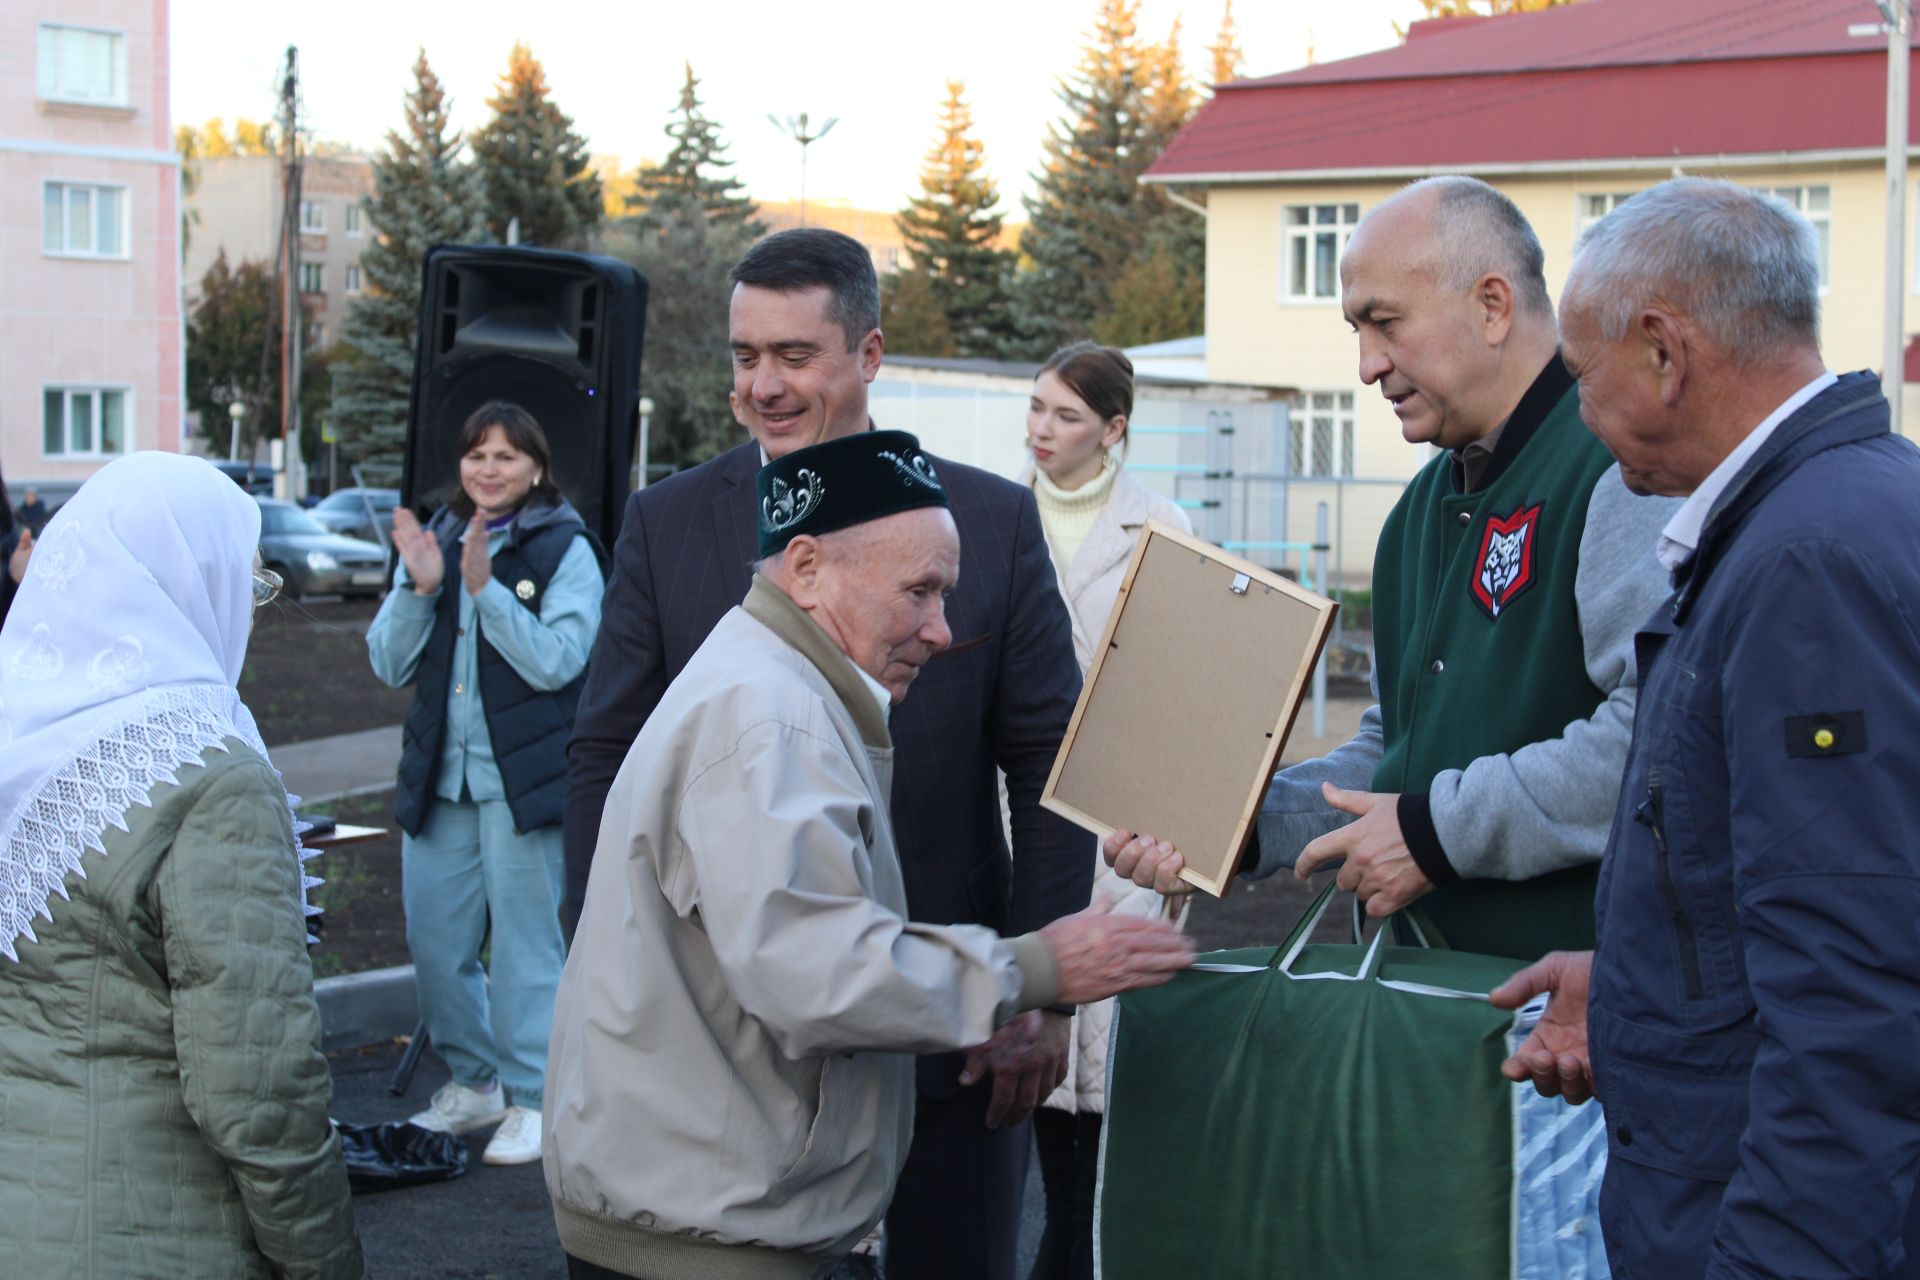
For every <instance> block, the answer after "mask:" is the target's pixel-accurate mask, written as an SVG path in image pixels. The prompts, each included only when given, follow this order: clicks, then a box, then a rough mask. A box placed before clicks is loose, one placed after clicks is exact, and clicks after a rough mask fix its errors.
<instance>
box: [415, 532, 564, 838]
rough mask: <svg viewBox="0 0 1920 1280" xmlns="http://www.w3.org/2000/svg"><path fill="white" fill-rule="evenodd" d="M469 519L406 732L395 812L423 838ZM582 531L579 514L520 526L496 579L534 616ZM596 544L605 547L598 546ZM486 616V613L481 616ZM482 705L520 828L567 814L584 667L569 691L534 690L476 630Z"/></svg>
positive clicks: (449, 566)
mask: <svg viewBox="0 0 1920 1280" xmlns="http://www.w3.org/2000/svg"><path fill="white" fill-rule="evenodd" d="M465 527H466V526H465V525H463V524H461V523H459V522H457V521H456V522H454V523H453V524H452V526H451V530H450V531H449V532H447V533H444V534H443V535H442V539H441V548H440V549H441V553H442V554H443V555H444V556H445V557H446V573H445V576H444V577H443V578H442V579H441V588H440V598H439V600H438V601H437V602H436V603H435V612H434V620H433V631H432V633H431V634H429V635H428V637H427V647H426V648H425V649H424V650H423V651H422V652H421V654H420V662H419V664H418V665H417V666H416V667H415V668H414V673H413V706H412V707H410V708H408V710H407V721H406V725H405V727H404V729H403V730H402V733H401V748H400V778H399V789H398V794H397V795H396V796H395V798H394V817H395V818H396V819H397V820H398V821H399V823H400V829H401V830H403V831H405V832H406V833H407V834H408V835H412V836H417V835H419V834H420V831H421V829H422V828H423V827H424V826H425V825H426V821H427V813H428V811H429V810H430V809H431V808H432V806H433V802H434V798H435V797H434V793H433V791H434V788H433V784H434V779H435V777H436V776H438V774H439V772H440V748H441V744H442V743H443V741H444V740H445V737H446V729H447V689H448V685H449V683H450V682H451V680H452V670H453V647H454V633H455V631H456V630H457V629H458V627H459V625H460V595H459V593H460V592H461V591H463V590H465V587H464V586H463V585H462V584H461V581H460V534H461V532H462V531H463V530H464V529H465ZM576 536H584V537H587V539H588V541H589V543H591V542H592V537H591V535H589V534H587V533H586V530H585V528H584V527H583V526H582V525H581V524H580V523H579V522H578V521H577V520H563V521H561V522H559V523H557V524H550V525H546V526H544V527H542V528H539V529H536V530H534V531H533V532H532V533H530V534H528V535H527V536H526V537H525V538H524V539H523V538H522V537H521V536H520V535H519V531H518V530H517V529H516V530H515V533H514V536H512V537H510V538H508V539H507V541H506V543H505V544H504V545H503V546H502V547H501V548H500V550H499V552H498V553H497V554H496V555H495V556H494V557H493V576H494V578H495V580H496V581H498V582H500V583H502V584H503V585H505V586H506V588H507V589H508V590H509V591H512V592H513V593H514V598H515V599H516V600H518V601H519V602H520V603H521V604H522V605H523V606H525V607H526V608H527V609H529V610H531V611H532V612H533V613H534V614H535V615H538V614H539V612H540V602H541V600H542V599H543V598H544V597H545V596H546V593H547V583H548V582H550V581H551V580H552V578H553V575H554V571H555V570H557V569H558V568H559V567H560V561H561V559H562V558H563V557H564V556H565V555H566V554H567V548H569V547H571V546H572V545H573V540H574V538H575V537H576ZM596 550H597V548H596ZM476 617H477V615H476ZM474 640H475V643H476V644H477V645H478V646H479V653H478V658H479V661H478V667H479V672H480V675H479V683H480V708H481V713H482V714H483V715H485V716H486V720H487V735H488V736H489V737H490V738H491V739H492V740H493V758H494V763H495V764H496V765H497V766H498V767H499V770H500V782H501V785H502V786H503V787H504V788H505V790H506V793H507V807H508V808H509V809H510V810H512V812H513V825H514V828H515V829H516V830H519V831H522V832H525V831H534V830H537V829H539V828H541V827H547V826H552V825H553V824H555V823H557V822H559V821H560V818H561V813H562V811H563V809H564V808H565V805H566V797H567V738H568V736H569V735H570V734H571V733H572V732H573V716H574V710H575V708H576V707H577V706H578V705H579V703H580V689H581V687H582V686H583V685H584V684H585V683H586V673H585V672H584V671H583V672H582V673H581V674H580V675H578V676H575V677H574V679H573V681H572V683H570V684H568V685H567V686H566V687H565V688H562V689H556V690H553V691H552V692H547V691H544V690H540V689H535V688H534V687H533V686H532V685H529V684H528V683H527V682H526V681H525V680H522V679H521V678H520V674H519V673H518V672H517V671H515V670H514V669H513V664H512V663H510V662H508V661H507V660H506V659H505V658H503V657H501V656H500V652H499V650H497V649H495V648H494V647H493V646H492V645H490V644H488V643H487V638H486V636H485V634H484V633H476V635H475V637H474Z"/></svg>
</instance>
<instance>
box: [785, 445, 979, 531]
mask: <svg viewBox="0 0 1920 1280" xmlns="http://www.w3.org/2000/svg"><path fill="white" fill-rule="evenodd" d="M757 486H758V488H759V491H760V558H761V559H763V560H764V559H766V558H767V557H768V556H774V555H779V554H780V552H781V551H782V550H784V549H785V548H786V545H787V544H788V543H789V542H792V541H793V540H794V539H795V538H798V537H800V536H801V535H802V534H811V535H814V536H816V537H817V536H818V535H820V534H823V533H832V532H833V531H834V530H835V529H846V528H849V527H851V526H853V525H856V524H865V523H866V522H867V521H869V520H878V519H880V518H882V517H883V516H891V515H897V514H898V513H900V512H902V511H912V510H914V509H915V508H916V507H944V506H946V505H947V491H946V488H945V487H944V486H942V485H941V483H940V477H939V475H938V474H937V473H936V472H935V471H934V469H933V460H932V459H931V458H929V457H927V455H926V454H924V453H922V452H921V451H920V441H919V440H917V439H915V438H914V437H913V436H912V435H911V434H909V433H908V432H905V431H863V432H861V433H860V434H858V435H851V436H842V437H841V438H840V439H838V440H829V441H827V442H826V443H825V444H816V445H809V446H807V447H806V448H804V449H795V450H794V451H793V452H792V453H790V454H788V455H787V456H786V457H784V458H775V459H774V460H773V461H772V462H769V463H768V464H767V465H766V466H764V467H762V468H760V475H759V478H758V481H757Z"/></svg>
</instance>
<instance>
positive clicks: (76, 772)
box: [0, 684, 324, 961]
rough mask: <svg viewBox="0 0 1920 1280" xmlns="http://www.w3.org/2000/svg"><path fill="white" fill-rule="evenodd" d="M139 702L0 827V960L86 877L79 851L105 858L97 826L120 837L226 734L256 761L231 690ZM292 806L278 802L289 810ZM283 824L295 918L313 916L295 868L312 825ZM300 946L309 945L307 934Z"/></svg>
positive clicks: (304, 877) (160, 693) (221, 745)
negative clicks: (72, 882)
mask: <svg viewBox="0 0 1920 1280" xmlns="http://www.w3.org/2000/svg"><path fill="white" fill-rule="evenodd" d="M143 703H144V705H142V706H140V707H139V708H138V709H137V710H135V711H134V712H133V714H132V715H130V716H129V717H128V718H127V719H125V720H122V721H120V722H119V723H117V724H116V725H115V726H114V727H113V728H111V729H109V730H108V731H107V732H105V733H104V734H102V735H100V736H99V737H96V738H93V739H90V740H89V741H87V742H85V743H84V744H82V746H81V747H80V749H79V750H77V751H75V752H74V753H73V755H72V756H70V757H69V758H68V759H66V760H64V761H62V762H61V763H60V764H59V765H57V766H56V767H55V768H54V769H53V771H52V772H51V773H49V774H48V775H47V776H46V777H45V778H44V779H43V780H42V781H41V783H40V784H39V785H38V786H37V787H35V788H34V789H33V791H32V792H31V793H29V794H28V795H27V796H26V797H25V798H23V799H22V800H21V801H20V802H19V804H17V805H16V806H14V809H13V812H12V813H11V814H9V815H8V816H7V819H6V824H5V826H4V827H0V955H5V956H6V957H7V958H8V959H9V960H13V961H18V960H19V958H20V957H19V955H18V954H17V953H16V951H15V948H14V944H15V942H16V941H18V940H19V939H22V938H24V939H26V940H27V941H28V942H37V941H39V939H38V938H37V937H36V936H35V935H34V932H33V919H34V917H35V916H39V917H41V918H42V919H45V920H47V921H49V922H51V921H52V919H53V914H52V913H51V912H50V911H48V909H47V904H48V902H49V901H50V900H51V899H52V897H53V895H54V894H56V893H57V894H59V895H60V897H61V898H62V899H66V898H67V896H68V895H67V887H66V880H67V877H68V876H69V875H77V876H79V877H80V878H82V879H85V878H86V874H87V872H86V868H85V867H84V866H83V865H82V863H81V858H82V856H83V855H84V854H85V853H86V852H87V850H89V849H91V850H93V851H94V852H96V853H100V854H105V853H106V847H105V846H104V845H103V844H102V843H101V839H102V837H104V836H105V835H106V832H107V828H108V827H117V828H118V829H120V830H121V831H125V830H126V829H127V823H126V815H127V812H128V810H130V809H132V808H133V807H134V806H135V805H142V806H145V805H150V804H151V803H152V802H151V800H150V799H149V797H150V796H151V794H152V791H153V789H154V788H155V787H156V786H159V785H161V784H162V783H166V784H168V785H177V784H178V783H179V777H178V770H180V769H181V768H184V767H185V766H187V765H204V764H205V763H206V761H205V759H204V753H205V752H207V751H208V750H218V751H224V750H226V746H225V743H226V740H227V739H228V738H229V737H234V738H239V739H241V740H242V741H244V742H246V743H247V744H248V745H249V746H251V747H253V748H254V749H256V750H258V751H259V752H260V754H261V755H262V756H265V755H266V749H265V748H264V747H263V746H261V744H260V742H259V741H258V738H259V734H258V732H257V731H255V730H253V727H252V725H251V724H246V725H244V726H242V725H241V724H238V723H236V718H235V715H234V711H235V709H236V707H237V706H238V705H239V704H238V699H237V698H236V697H235V696H234V693H233V691H232V690H231V689H223V688H219V687H216V686H213V685H206V684H195V685H176V686H171V687H168V688H163V689H159V690H156V691H154V693H153V694H152V695H151V696H150V698H148V699H145V700H143ZM240 714H241V715H242V716H244V715H245V714H246V713H245V711H244V710H241V711H240ZM269 767H271V766H269ZM274 772H275V773H276V775H277V774H278V772H279V771H278V770H277V769H276V770H275V771H274ZM298 799H299V797H297V796H291V795H290V796H288V797H287V808H288V810H289V811H291V810H292V808H293V805H294V803H295V802H296V801H297V800H298ZM293 822H294V836H293V846H294V856H295V857H296V858H297V859H298V861H299V862H300V864H301V868H300V909H301V914H302V916H303V917H306V916H314V915H318V914H319V911H320V909H319V908H318V907H315V906H312V905H310V904H309V903H308V901H307V890H309V889H311V888H314V887H315V886H317V885H320V884H322V883H324V882H323V881H321V880H318V879H316V878H314V877H313V876H310V875H308V874H307V873H306V867H305V865H304V864H305V863H306V861H307V860H308V859H309V858H312V857H314V856H315V854H316V852H317V851H316V850H310V849H308V848H307V847H306V846H305V845H304V844H302V843H301V840H300V833H301V832H302V831H306V830H311V829H312V824H311V823H307V822H303V821H301V820H300V819H299V818H298V817H297V816H296V817H295V818H294V820H293ZM307 941H308V942H313V941H315V939H314V938H313V936H312V935H311V934H309V935H308V937H307Z"/></svg>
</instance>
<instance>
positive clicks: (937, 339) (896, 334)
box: [880, 267, 975, 356]
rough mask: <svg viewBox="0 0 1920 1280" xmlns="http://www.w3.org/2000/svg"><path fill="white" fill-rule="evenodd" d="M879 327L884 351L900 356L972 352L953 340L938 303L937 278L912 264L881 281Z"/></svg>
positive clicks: (952, 354) (968, 353)
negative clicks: (884, 339)
mask: <svg viewBox="0 0 1920 1280" xmlns="http://www.w3.org/2000/svg"><path fill="white" fill-rule="evenodd" d="M880 329H881V331H882V332H883V333H885V334H886V335H887V351H888V353H889V354H892V355H903V356H956V355H971V354H975V353H972V352H963V351H961V350H960V349H959V346H958V344H957V343H955V341H954V337H953V330H952V328H950V327H949V326H948V323H947V313H946V311H945V310H944V309H943V308H942V307H941V305H940V297H939V292H938V282H937V280H936V279H935V278H934V277H932V276H931V275H929V274H928V273H927V272H926V271H924V270H922V269H920V268H918V267H914V268H912V269H911V270H907V271H896V272H894V273H893V274H892V275H890V276H887V277H885V278H883V279H882V280H881V281H880Z"/></svg>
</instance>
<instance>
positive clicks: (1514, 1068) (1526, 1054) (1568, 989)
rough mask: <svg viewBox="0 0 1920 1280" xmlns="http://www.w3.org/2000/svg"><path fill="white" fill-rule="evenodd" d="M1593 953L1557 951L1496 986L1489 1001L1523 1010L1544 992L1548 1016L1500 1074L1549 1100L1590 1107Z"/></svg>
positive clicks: (1496, 1004) (1503, 1064)
mask: <svg viewBox="0 0 1920 1280" xmlns="http://www.w3.org/2000/svg"><path fill="white" fill-rule="evenodd" d="M1592 973H1593V952H1591V951H1555V952H1553V953H1552V954H1550V955H1548V956H1547V957H1545V958H1544V959H1541V960H1537V961H1535V962H1534V963H1533V964H1530V965H1528V966H1527V967H1526V968H1524V969H1522V970H1521V971H1520V972H1518V973H1516V974H1514V975H1513V976H1512V977H1511V978H1508V979H1507V980H1506V981H1505V982H1503V983H1501V984H1500V985H1499V986H1497V987H1495V988H1494V989H1493V991H1492V993H1491V994H1490V995H1488V997H1487V998H1488V999H1489V1000H1491V1001H1493V1004H1494V1007H1495V1008H1499V1009H1518V1008H1519V1007H1520V1006H1521V1005H1523V1004H1525V1003H1526V1002H1527V1001H1529V1000H1531V999H1533V997H1535V996H1537V995H1539V994H1540V993H1541V992H1542V991H1544V992H1546V993H1547V1011H1546V1012H1545V1013H1544V1014H1542V1015H1541V1016H1540V1021H1539V1023H1538V1024H1537V1025H1536V1026H1535V1027H1534V1028H1533V1032H1532V1034H1530V1035H1528V1036H1527V1038H1526V1039H1525V1040H1524V1041H1522V1042H1521V1044H1520V1047H1519V1049H1517V1050H1515V1051H1514V1055H1513V1056H1512V1057H1511V1058H1508V1059H1507V1060H1506V1061H1505V1062H1503V1063H1501V1064H1500V1074H1501V1075H1504V1076H1505V1077H1506V1078H1507V1079H1509V1080H1512V1081H1514V1082H1516V1083H1519V1082H1523V1081H1527V1080H1531V1081H1533V1087H1534V1088H1535V1089H1537V1090H1538V1091H1539V1092H1540V1094H1541V1095H1542V1096H1543V1097H1548V1098H1556V1097H1563V1098H1565V1099H1566V1100H1567V1101H1568V1102H1573V1103H1580V1102H1585V1101H1586V1100H1587V1099H1588V1098H1591V1097H1592V1096H1593V1070H1592V1068H1591V1066H1590V1065H1589V1063H1588V1061H1587V980H1588V978H1589V977H1590V976H1591V975H1592Z"/></svg>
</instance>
